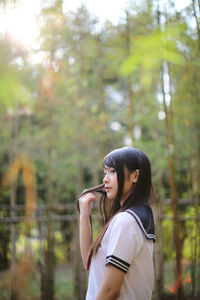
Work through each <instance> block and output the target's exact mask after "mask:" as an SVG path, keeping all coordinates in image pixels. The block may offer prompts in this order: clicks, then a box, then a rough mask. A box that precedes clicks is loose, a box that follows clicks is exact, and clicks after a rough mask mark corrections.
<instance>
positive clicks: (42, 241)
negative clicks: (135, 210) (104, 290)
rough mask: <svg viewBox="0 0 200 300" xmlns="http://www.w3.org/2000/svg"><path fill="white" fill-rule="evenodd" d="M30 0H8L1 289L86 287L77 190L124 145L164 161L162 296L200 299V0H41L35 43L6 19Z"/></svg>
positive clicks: (159, 190) (1, 37)
mask: <svg viewBox="0 0 200 300" xmlns="http://www.w3.org/2000/svg"><path fill="white" fill-rule="evenodd" d="M21 2H23V1H20V0H18V1H17V0H16V1H3V0H1V1H0V19H1V21H0V25H1V26H0V27H1V28H0V141H1V143H0V162H1V168H0V180H1V186H0V299H1V300H8V299H11V300H21V299H22V300H40V299H41V300H53V299H55V300H64V299H65V300H67V299H84V295H85V294H84V293H85V290H86V287H87V283H86V282H87V274H86V273H85V272H84V271H83V268H82V265H81V261H80V257H79V245H78V237H77V235H78V233H77V211H76V198H77V195H78V194H79V193H80V192H81V191H82V190H83V189H85V188H86V187H90V186H92V185H96V184H99V183H101V181H102V177H103V171H102V166H101V162H102V159H103V157H104V156H105V155H106V154H107V153H108V152H109V151H111V150H113V149H114V148H117V147H122V146H134V147H138V148H140V149H141V150H142V151H144V152H145V153H146V154H147V155H148V156H149V158H150V160H151V163H152V173H153V183H154V187H155V191H156V194H157V197H156V200H155V201H154V202H153V209H154V214H155V222H156V232H157V243H156V245H155V255H154V258H155V267H156V268H155V269H156V274H155V277H156V278H155V279H156V281H155V288H154V292H153V299H157V300H158V299H179V300H181V299H200V298H199V297H200V226H199V222H200V211H199V196H200V195H199V191H200V84H199V78H200V59H199V58H200V2H199V1H197V0H191V1H189V2H188V5H187V6H186V7H185V8H183V9H182V10H179V11H178V10H177V9H176V6H175V2H176V1H173V0H172V1H159V0H151V1H150V0H142V1H137V4H136V2H135V1H129V5H127V9H126V10H125V11H124V18H121V19H120V20H119V22H118V23H117V24H113V23H112V22H111V21H109V20H107V21H105V22H104V23H103V24H102V23H101V24H100V22H99V20H98V18H97V17H96V16H94V15H93V14H92V13H90V12H89V10H88V9H87V7H86V6H85V5H80V6H79V7H78V8H77V10H75V11H71V12H69V11H68V12H64V9H63V5H64V2H65V1H62V0H48V1H47V0H46V1H44V0H43V1H42V0H40V1H39V2H40V10H39V12H38V14H37V25H38V36H37V44H35V45H34V46H30V45H29V46H27V45H25V44H24V43H23V40H22V39H21V40H20V39H18V38H17V37H16V35H12V34H11V33H10V32H9V31H8V30H6V29H4V30H3V26H4V25H5V22H6V21H5V20H6V19H5V18H6V16H7V13H8V12H9V11H11V12H12V13H13V15H12V18H13V19H14V18H15V17H16V15H17V7H18V5H19V4H20V3H21ZM24 2H26V3H27V2H29V5H30V3H31V1H28V0H26V1H24ZM33 2H34V1H33ZM30 9H31V5H30ZM105 10H106V7H105ZM113 12H114V7H113ZM7 19H8V17H7ZM28 21H29V20H28V18H27V15H26V14H24V15H23V16H21V21H20V19H19V21H18V25H19V24H20V25H21V28H22V29H23V30H24V29H26V24H28ZM20 22H21V23H20ZM15 29H16V32H17V26H16V28H15ZM27 30H28V27H27ZM32 34H33V32H31V31H30V32H29V35H28V36H29V37H30V38H31V35H32ZM95 211H96V213H94V230H95V232H97V231H98V228H99V221H98V212H97V210H95Z"/></svg>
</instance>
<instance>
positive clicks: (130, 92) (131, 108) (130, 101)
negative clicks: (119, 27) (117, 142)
mask: <svg viewBox="0 0 200 300" xmlns="http://www.w3.org/2000/svg"><path fill="white" fill-rule="evenodd" d="M126 51H127V57H128V56H129V55H130V52H131V24H130V15H129V13H128V11H127V12H126ZM127 92H128V104H129V108H128V128H129V136H130V139H131V141H132V144H133V142H134V137H133V129H134V121H133V115H134V106H133V89H132V83H131V77H130V76H129V77H128V78H127Z"/></svg>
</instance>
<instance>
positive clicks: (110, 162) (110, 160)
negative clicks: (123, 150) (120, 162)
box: [103, 153, 116, 169]
mask: <svg viewBox="0 0 200 300" xmlns="http://www.w3.org/2000/svg"><path fill="white" fill-rule="evenodd" d="M106 167H109V168H114V169H116V162H115V159H114V155H113V154H111V153H110V154H109V155H107V156H106V157H105V158H104V160H103V168H104V169H105V168H106Z"/></svg>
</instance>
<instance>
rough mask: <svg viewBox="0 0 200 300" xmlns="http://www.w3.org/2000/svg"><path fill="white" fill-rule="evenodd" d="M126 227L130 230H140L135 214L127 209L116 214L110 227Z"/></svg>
mask: <svg viewBox="0 0 200 300" xmlns="http://www.w3.org/2000/svg"><path fill="white" fill-rule="evenodd" d="M120 228H121V229H124V231H125V232H126V231H127V230H128V231H135V230H136V231H137V230H139V227H138V224H137V222H136V220H135V218H133V216H132V215H131V214H130V213H128V212H127V211H124V212H120V213H118V214H116V215H115V216H114V217H113V219H112V221H111V222H110V225H109V229H117V230H119V229H120Z"/></svg>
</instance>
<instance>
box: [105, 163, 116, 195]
mask: <svg viewBox="0 0 200 300" xmlns="http://www.w3.org/2000/svg"><path fill="white" fill-rule="evenodd" d="M103 183H104V184H105V191H106V193H107V197H108V198H109V199H115V198H116V196H117V191H118V182H117V172H116V170H115V169H114V168H112V167H105V169H104V179H103Z"/></svg>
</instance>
